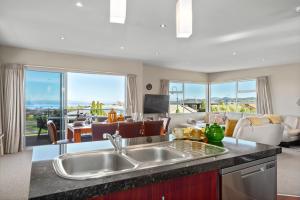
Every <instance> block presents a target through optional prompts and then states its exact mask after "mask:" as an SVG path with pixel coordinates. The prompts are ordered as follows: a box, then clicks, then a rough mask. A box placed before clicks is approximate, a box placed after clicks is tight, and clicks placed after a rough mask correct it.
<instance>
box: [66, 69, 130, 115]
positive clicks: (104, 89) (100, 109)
mask: <svg viewBox="0 0 300 200" xmlns="http://www.w3.org/2000/svg"><path fill="white" fill-rule="evenodd" d="M67 77H68V78H67V79H68V81H67V85H68V87H67V94H68V95H67V109H68V116H76V115H78V114H92V115H94V116H106V115H107V113H108V112H109V111H110V110H111V109H112V108H114V109H115V110H116V111H117V113H119V114H120V113H122V114H124V112H125V77H124V76H113V75H102V74H83V73H67Z"/></svg>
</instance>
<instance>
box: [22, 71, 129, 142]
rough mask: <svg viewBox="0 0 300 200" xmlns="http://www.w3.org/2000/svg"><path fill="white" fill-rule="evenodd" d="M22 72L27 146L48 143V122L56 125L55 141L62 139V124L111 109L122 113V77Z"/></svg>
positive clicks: (123, 82)
mask: <svg viewBox="0 0 300 200" xmlns="http://www.w3.org/2000/svg"><path fill="white" fill-rule="evenodd" d="M25 73H26V76H25V78H26V79H25V108H26V127H25V136H26V145H27V146H34V145H43V144H49V143H50V138H49V135H48V130H47V122H48V121H49V120H52V121H53V122H54V123H55V125H56V128H57V131H58V139H64V138H65V134H64V133H65V127H64V125H65V122H67V123H68V122H72V120H73V121H74V120H75V119H78V117H83V118H85V115H93V116H94V117H97V116H106V115H107V113H108V112H109V111H110V110H111V109H112V108H114V109H115V110H116V112H117V113H118V114H120V113H122V114H124V113H125V76H115V75H102V74H86V73H69V72H67V73H62V72H54V71H36V70H30V69H27V70H26V72H25ZM64 88H65V89H64ZM65 108H66V109H65ZM66 117H67V118H66Z"/></svg>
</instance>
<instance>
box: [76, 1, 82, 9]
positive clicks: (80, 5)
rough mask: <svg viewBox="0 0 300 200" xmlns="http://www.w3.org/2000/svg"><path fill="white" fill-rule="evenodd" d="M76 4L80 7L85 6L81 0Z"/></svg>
mask: <svg viewBox="0 0 300 200" xmlns="http://www.w3.org/2000/svg"><path fill="white" fill-rule="evenodd" d="M75 5H76V6H77V7H79V8H81V7H82V6H83V4H82V3H81V2H80V1H77V2H76V4H75Z"/></svg>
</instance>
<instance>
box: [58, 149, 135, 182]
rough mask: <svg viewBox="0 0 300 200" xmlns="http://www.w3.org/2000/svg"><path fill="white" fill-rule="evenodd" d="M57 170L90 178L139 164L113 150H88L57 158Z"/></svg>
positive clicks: (64, 174) (74, 176) (61, 172)
mask: <svg viewBox="0 0 300 200" xmlns="http://www.w3.org/2000/svg"><path fill="white" fill-rule="evenodd" d="M53 164H54V168H55V170H56V172H57V173H58V174H59V175H61V176H63V177H65V178H73V179H88V178H97V177H102V176H107V175H111V174H116V173H122V172H126V171H128V170H131V169H134V168H135V167H136V166H137V164H136V163H135V162H134V161H131V160H130V158H128V157H126V156H124V155H121V154H118V153H116V152H114V151H111V152H99V151H98V152H86V153H80V154H65V155H62V156H60V157H59V158H58V159H56V160H55V162H54V163H53Z"/></svg>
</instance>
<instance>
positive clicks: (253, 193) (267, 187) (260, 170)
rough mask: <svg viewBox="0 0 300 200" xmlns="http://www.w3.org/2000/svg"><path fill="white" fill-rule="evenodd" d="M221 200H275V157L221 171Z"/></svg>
mask: <svg viewBox="0 0 300 200" xmlns="http://www.w3.org/2000/svg"><path fill="white" fill-rule="evenodd" d="M221 175H222V178H221V181H222V185H221V192H222V200H275V199H276V195H277V164H276V157H275V156H273V157H268V158H265V159H261V160H257V161H253V162H249V163H245V164H241V165H237V166H233V167H229V168H225V169H222V170H221Z"/></svg>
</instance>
